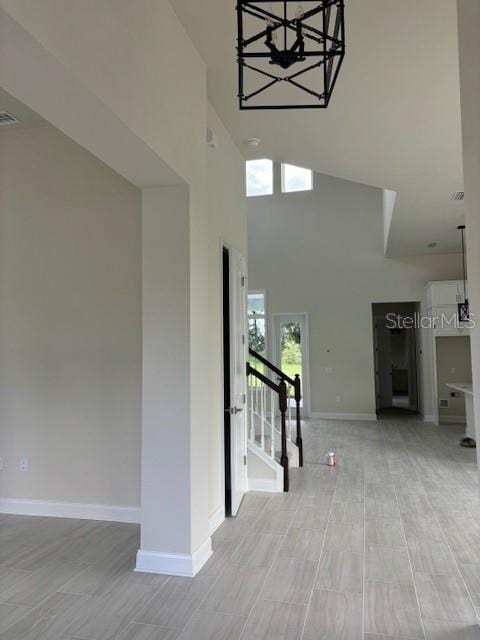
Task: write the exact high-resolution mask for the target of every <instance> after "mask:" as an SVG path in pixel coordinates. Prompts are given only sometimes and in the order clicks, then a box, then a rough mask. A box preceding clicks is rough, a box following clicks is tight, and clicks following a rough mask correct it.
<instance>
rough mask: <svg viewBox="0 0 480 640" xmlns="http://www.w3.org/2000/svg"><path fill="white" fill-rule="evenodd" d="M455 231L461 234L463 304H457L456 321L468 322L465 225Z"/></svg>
mask: <svg viewBox="0 0 480 640" xmlns="http://www.w3.org/2000/svg"><path fill="white" fill-rule="evenodd" d="M457 229H458V230H459V231H460V233H461V234H462V268H463V302H459V303H458V321H459V322H468V321H469V319H470V305H469V302H468V296H467V258H466V252H465V225H464V224H461V225H460V226H458V227H457Z"/></svg>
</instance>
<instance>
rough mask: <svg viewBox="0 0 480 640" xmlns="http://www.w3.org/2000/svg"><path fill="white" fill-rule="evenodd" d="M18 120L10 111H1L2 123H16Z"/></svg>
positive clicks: (0, 123)
mask: <svg viewBox="0 0 480 640" xmlns="http://www.w3.org/2000/svg"><path fill="white" fill-rule="evenodd" d="M15 122H18V120H17V119H16V118H15V117H14V116H12V114H11V113H8V111H0V125H2V124H15Z"/></svg>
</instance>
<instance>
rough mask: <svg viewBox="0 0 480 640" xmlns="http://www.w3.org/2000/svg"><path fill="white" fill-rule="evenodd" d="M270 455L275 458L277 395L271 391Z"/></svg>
mask: <svg viewBox="0 0 480 640" xmlns="http://www.w3.org/2000/svg"><path fill="white" fill-rule="evenodd" d="M270 431H271V433H270V437H271V442H270V455H271V457H272V458H275V393H274V391H273V389H270Z"/></svg>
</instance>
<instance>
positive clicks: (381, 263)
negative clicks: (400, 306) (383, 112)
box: [247, 174, 460, 415]
mask: <svg viewBox="0 0 480 640" xmlns="http://www.w3.org/2000/svg"><path fill="white" fill-rule="evenodd" d="M247 202H248V204H247V212H248V241H249V287H250V288H251V289H263V288H265V289H266V290H267V305H268V312H269V314H270V315H271V314H272V313H284V312H292V313H293V312H308V314H309V327H310V370H311V405H312V413H356V414H358V413H360V414H368V415H371V414H374V413H375V385H374V371H373V337H372V307H371V305H372V303H373V302H420V301H422V300H423V298H424V287H425V284H426V283H427V282H428V281H429V280H436V279H443V278H446V279H448V278H456V277H458V276H459V271H460V260H459V256H457V255H435V256H416V257H412V258H404V259H395V260H393V259H386V258H385V257H384V255H383V249H384V235H383V233H384V229H383V194H382V190H381V189H376V188H373V187H368V186H364V185H360V184H357V183H353V182H348V181H345V180H340V179H336V178H332V177H328V176H323V175H318V174H316V175H315V189H314V191H312V192H302V193H292V194H279V193H277V194H275V195H274V196H264V197H256V198H249V199H248V201H247ZM325 368H333V373H327V372H326V371H325ZM424 388H426V389H428V388H430V386H429V385H428V384H424ZM336 396H341V402H340V403H337V402H336ZM426 403H427V404H428V399H427V400H426ZM424 411H425V413H429V408H428V407H425V408H424Z"/></svg>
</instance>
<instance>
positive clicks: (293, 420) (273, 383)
mask: <svg viewBox="0 0 480 640" xmlns="http://www.w3.org/2000/svg"><path fill="white" fill-rule="evenodd" d="M250 357H251V358H253V359H252V367H253V370H254V371H255V372H257V373H258V374H260V376H256V375H252V374H251V373H250V374H249V377H248V378H249V380H248V389H249V402H250V416H249V417H250V425H249V434H250V439H251V440H252V441H255V442H257V444H258V445H259V446H260V447H261V448H262V449H263V450H266V449H268V450H269V451H270V452H271V450H272V449H273V456H275V438H277V443H278V442H279V438H280V436H281V422H282V416H281V415H280V413H279V412H278V411H277V403H278V392H277V393H276V392H275V391H274V390H273V389H272V387H276V388H278V385H280V384H282V385H285V389H286V415H285V416H283V419H284V420H285V424H286V438H287V440H288V441H290V442H291V443H292V444H294V445H296V446H297V447H298V456H299V465H300V466H303V443H302V434H301V420H300V408H301V383H300V377H299V376H298V375H296V376H294V378H291V377H289V376H288V375H286V374H285V373H284V372H282V371H281V370H280V369H279V368H278V367H276V366H275V365H273V364H272V363H271V362H269V361H268V360H267V359H266V358H265V357H263V356H262V355H260V354H258V353H257V352H255V351H253V350H252V349H250ZM262 378H263V380H262ZM269 395H270V397H269ZM266 434H267V436H268V437H266ZM272 443H273V444H272ZM271 455H272V454H271Z"/></svg>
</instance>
